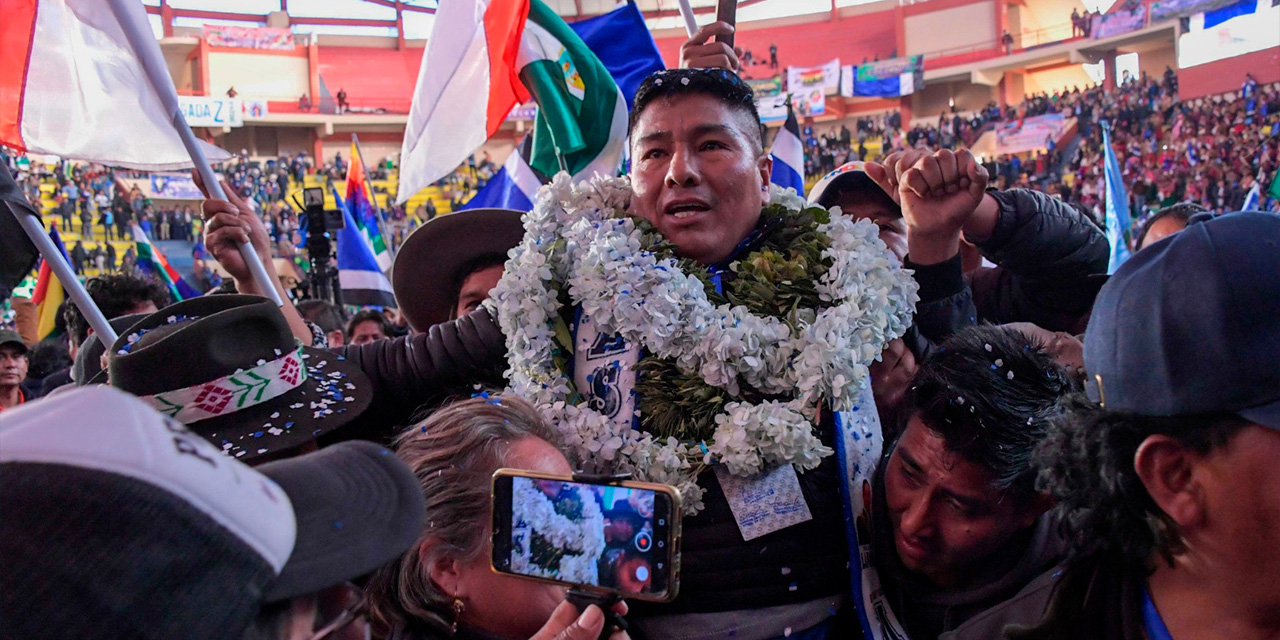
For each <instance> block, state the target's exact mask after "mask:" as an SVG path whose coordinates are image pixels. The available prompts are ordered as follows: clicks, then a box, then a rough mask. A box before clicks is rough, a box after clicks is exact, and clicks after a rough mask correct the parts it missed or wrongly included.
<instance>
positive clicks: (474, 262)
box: [449, 252, 507, 320]
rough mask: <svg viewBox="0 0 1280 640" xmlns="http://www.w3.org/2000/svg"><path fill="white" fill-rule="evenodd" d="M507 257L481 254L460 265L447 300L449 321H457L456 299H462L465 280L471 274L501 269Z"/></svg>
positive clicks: (454, 275)
mask: <svg viewBox="0 0 1280 640" xmlns="http://www.w3.org/2000/svg"><path fill="white" fill-rule="evenodd" d="M506 263H507V256H506V254H504V253H496V252H495V253H482V254H480V255H478V256H476V257H474V258H472V259H470V260H468V261H466V262H465V263H463V264H462V266H460V267H458V270H457V271H455V272H454V274H453V288H451V289H450V291H452V292H453V296H452V297H450V298H449V319H450V320H457V316H456V312H457V310H458V299H459V298H461V297H462V285H463V284H465V283H466V282H467V278H470V277H471V274H473V273H475V272H477V271H481V270H484V269H488V268H489V267H501V266H504V265H506Z"/></svg>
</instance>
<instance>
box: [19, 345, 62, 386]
mask: <svg viewBox="0 0 1280 640" xmlns="http://www.w3.org/2000/svg"><path fill="white" fill-rule="evenodd" d="M27 363H28V369H27V376H28V377H29V378H31V379H33V380H36V379H41V378H44V377H45V376H47V375H49V374H51V373H53V372H55V371H58V370H60V369H65V368H67V367H70V366H71V356H70V355H68V353H67V343H66V341H65V340H63V339H61V338H57V337H48V338H45V339H44V340H41V341H40V342H37V343H36V344H35V346H33V347H31V351H28V352H27Z"/></svg>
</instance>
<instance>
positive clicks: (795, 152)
mask: <svg viewBox="0 0 1280 640" xmlns="http://www.w3.org/2000/svg"><path fill="white" fill-rule="evenodd" d="M769 157H770V158H773V173H771V174H770V175H769V182H772V183H773V184H776V185H778V186H779V187H782V188H783V189H786V188H787V187H791V188H793V189H795V190H796V193H798V194H800V195H801V196H804V144H803V143H801V142H800V123H799V122H797V121H796V113H795V111H794V110H792V108H791V101H790V100H788V101H787V123H786V124H784V125H783V126H782V129H781V130H779V131H778V135H777V136H776V137H775V138H774V139H773V149H771V150H770V151H769Z"/></svg>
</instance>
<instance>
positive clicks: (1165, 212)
mask: <svg viewBox="0 0 1280 640" xmlns="http://www.w3.org/2000/svg"><path fill="white" fill-rule="evenodd" d="M1204 211H1208V209H1206V208H1205V207H1203V206H1201V205H1199V204H1196V203H1194V202H1179V203H1178V204H1174V205H1169V206H1167V207H1165V208H1163V209H1161V210H1159V211H1157V212H1155V214H1154V215H1152V216H1151V217H1150V218H1148V219H1147V221H1146V222H1144V223H1142V229H1141V230H1140V231H1138V241H1137V243H1135V245H1134V246H1136V247H1139V248H1141V247H1142V241H1143V240H1144V239H1146V237H1147V232H1148V231H1150V230H1151V227H1153V226H1155V224H1156V223H1157V222H1159V221H1160V220H1163V219H1165V218H1176V219H1177V220H1178V221H1180V222H1181V223H1182V226H1184V227H1185V226H1187V220H1190V219H1191V216H1194V215H1195V214H1197V213H1201V212H1204Z"/></svg>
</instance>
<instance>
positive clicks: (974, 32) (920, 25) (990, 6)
mask: <svg viewBox="0 0 1280 640" xmlns="http://www.w3.org/2000/svg"><path fill="white" fill-rule="evenodd" d="M995 11H996V10H995V4H994V3H993V2H978V3H974V4H967V5H963V6H959V7H951V8H949V9H943V10H940V11H933V12H930V13H924V14H921V15H915V16H908V17H907V18H906V40H907V51H906V53H907V54H908V55H915V54H917V53H934V52H943V51H954V50H961V49H965V48H968V47H975V48H976V47H980V46H986V47H990V46H991V45H992V43H994V42H995V41H996V39H997V38H998V37H999V35H1000V34H998V33H996V23H995Z"/></svg>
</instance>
